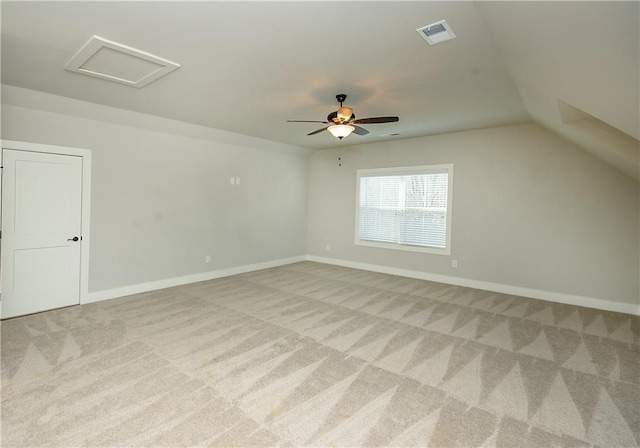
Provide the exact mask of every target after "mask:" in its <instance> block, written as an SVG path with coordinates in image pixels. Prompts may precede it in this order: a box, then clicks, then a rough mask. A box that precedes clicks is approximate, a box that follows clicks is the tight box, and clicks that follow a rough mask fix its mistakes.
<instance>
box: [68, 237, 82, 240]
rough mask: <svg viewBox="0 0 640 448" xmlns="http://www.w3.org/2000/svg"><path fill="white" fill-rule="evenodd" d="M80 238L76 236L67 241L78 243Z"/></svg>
mask: <svg viewBox="0 0 640 448" xmlns="http://www.w3.org/2000/svg"><path fill="white" fill-rule="evenodd" d="M79 239H80V238H78V237H77V236H74V237H73V238H69V239H68V240H67V241H78V240H79Z"/></svg>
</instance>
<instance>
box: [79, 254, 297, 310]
mask: <svg viewBox="0 0 640 448" xmlns="http://www.w3.org/2000/svg"><path fill="white" fill-rule="evenodd" d="M306 259H307V257H306V256H304V255H299V256H297V257H290V258H281V259H279V260H272V261H266V262H263V263H255V264H247V265H244V266H236V267H233V268H227V269H220V270H217V271H209V272H201V273H199V274H193V275H185V276H183V277H174V278H167V279H163V280H157V281H155V282H148V283H139V284H136V285H129V286H123V287H121V288H113V289H107V290H103V291H95V292H90V293H89V294H88V296H87V297H85V298H84V299H83V300H81V303H83V304H85V303H93V302H100V301H102V300H109V299H115V298H117V297H124V296H130V295H132V294H140V293H142V292H148V291H155V290H158V289H164V288H171V287H173V286H180V285H186V284H188V283H196V282H203V281H207V280H213V279H215V278H221V277H228V276H230V275H237V274H244V273H246V272H252V271H259V270H261V269H269V268H275V267H277V266H283V265H286V264H291V263H297V262H299V261H305V260H306Z"/></svg>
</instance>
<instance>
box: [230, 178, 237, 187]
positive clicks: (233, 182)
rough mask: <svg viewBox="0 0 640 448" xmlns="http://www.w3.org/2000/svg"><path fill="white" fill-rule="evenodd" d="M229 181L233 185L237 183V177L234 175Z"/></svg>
mask: <svg viewBox="0 0 640 448" xmlns="http://www.w3.org/2000/svg"><path fill="white" fill-rule="evenodd" d="M229 183H230V184H231V185H233V184H235V183H236V178H235V177H232V178H231V180H230V181H229Z"/></svg>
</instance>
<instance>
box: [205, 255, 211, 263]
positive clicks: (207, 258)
mask: <svg viewBox="0 0 640 448" xmlns="http://www.w3.org/2000/svg"><path fill="white" fill-rule="evenodd" d="M204 262H205V263H211V255H207V256H206V257H204Z"/></svg>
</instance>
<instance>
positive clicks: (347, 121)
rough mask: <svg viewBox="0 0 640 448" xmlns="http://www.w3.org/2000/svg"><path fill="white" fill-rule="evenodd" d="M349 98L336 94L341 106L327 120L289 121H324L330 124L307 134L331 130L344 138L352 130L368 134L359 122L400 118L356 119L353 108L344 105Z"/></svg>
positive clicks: (340, 137) (370, 122)
mask: <svg viewBox="0 0 640 448" xmlns="http://www.w3.org/2000/svg"><path fill="white" fill-rule="evenodd" d="M346 99H347V95H345V94H344V93H339V94H337V95H336V100H338V102H339V103H340V108H339V109H338V110H337V111H335V112H331V113H330V114H329V115H328V116H327V121H309V120H287V123H323V124H327V125H329V126H327V127H324V128H322V129H318V130H316V131H313V132H309V133H308V134H307V135H315V134H319V133H320V132H322V131H329V132H331V134H332V135H333V136H334V137H336V138H338V140H342V139H343V138H345V137H347V136H348V135H349V134H351V133H352V132H354V133H356V134H358V135H367V134H368V133H369V131H367V130H366V129H365V128H363V127H360V126H358V125H359V124H378V123H394V122H396V121H398V120H399V118H398V117H372V118H358V119H356V116H355V114H354V113H353V109H351V108H350V107H344V106H343V105H342V103H343V102H344V100H346Z"/></svg>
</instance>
